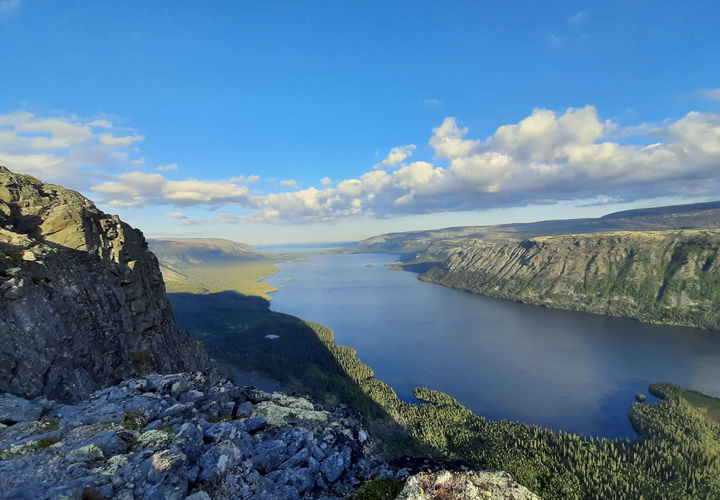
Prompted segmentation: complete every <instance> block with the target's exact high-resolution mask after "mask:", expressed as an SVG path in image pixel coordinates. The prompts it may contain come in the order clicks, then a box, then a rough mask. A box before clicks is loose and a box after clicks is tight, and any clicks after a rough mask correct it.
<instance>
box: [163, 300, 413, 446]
mask: <svg viewBox="0 0 720 500" xmlns="http://www.w3.org/2000/svg"><path fill="white" fill-rule="evenodd" d="M168 298H169V299H170V302H171V303H172V304H173V310H174V314H175V318H176V320H177V323H178V326H179V327H180V328H182V329H186V330H189V331H190V334H191V335H192V336H193V337H194V338H195V339H197V340H201V341H203V342H204V343H205V345H206V347H207V349H208V352H209V353H210V356H211V357H212V358H214V359H216V360H217V362H218V364H219V365H221V366H222V365H230V366H232V367H237V368H239V369H241V370H244V371H257V372H259V373H261V374H263V375H266V376H268V377H271V378H273V379H275V380H277V381H279V382H281V383H282V384H283V385H284V386H287V387H289V388H291V389H292V390H295V391H297V392H300V393H307V394H310V395H311V396H312V397H313V398H314V399H315V400H316V401H320V402H324V403H326V404H331V405H335V404H338V403H344V404H348V405H350V406H352V407H353V408H355V409H356V410H357V411H358V412H360V413H361V414H362V415H363V417H364V418H365V420H366V421H367V422H370V421H375V422H376V423H377V424H381V425H382V427H383V428H384V429H385V431H387V432H389V433H392V434H398V433H400V429H398V428H394V424H393V419H392V417H391V416H390V415H389V414H388V413H387V412H386V411H385V409H383V408H382V407H381V406H380V405H379V404H378V403H376V402H375V401H373V400H372V399H371V398H369V397H368V396H367V395H366V394H365V393H364V392H363V391H362V389H361V388H360V386H359V384H358V383H357V382H355V380H353V379H352V378H351V377H350V376H349V375H348V373H346V372H345V370H344V369H343V368H342V367H341V366H340V364H339V363H338V362H337V361H336V359H335V358H334V357H333V355H332V353H331V352H330V350H329V349H328V346H327V345H326V344H324V343H323V342H322V341H321V340H320V338H319V337H318V335H317V334H316V333H315V331H313V329H312V328H310V327H309V326H308V325H307V324H306V323H305V322H303V321H302V320H301V319H299V318H297V317H295V316H291V315H289V314H282V313H278V312H274V311H271V310H270V302H269V301H268V300H266V299H264V298H261V297H250V296H246V295H243V294H240V293H237V292H234V291H225V292H220V293H213V294H207V295H198V294H190V293H170V294H168ZM268 335H271V336H274V335H277V338H268V337H267V336H268ZM403 434H404V433H403ZM408 439H409V438H408ZM400 441H402V440H400ZM402 448H404V449H402ZM413 449H416V447H415V446H414V445H413V444H411V443H410V441H409V440H408V442H407V443H406V445H403V446H401V447H399V448H396V449H395V450H393V451H396V452H399V453H406V452H410V453H411V452H412V450H413Z"/></svg>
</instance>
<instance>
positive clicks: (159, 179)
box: [91, 172, 251, 207]
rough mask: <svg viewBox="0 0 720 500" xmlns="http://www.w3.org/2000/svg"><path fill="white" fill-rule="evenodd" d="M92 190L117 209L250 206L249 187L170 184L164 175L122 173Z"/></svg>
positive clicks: (187, 182) (192, 181)
mask: <svg viewBox="0 0 720 500" xmlns="http://www.w3.org/2000/svg"><path fill="white" fill-rule="evenodd" d="M91 189H92V190H93V191H94V192H95V193H97V194H98V195H99V197H100V198H101V201H102V202H103V203H105V204H107V205H109V206H116V207H127V206H139V205H147V204H168V203H170V204H174V205H177V206H190V205H210V206H219V205H222V204H240V205H250V204H251V199H250V196H249V195H248V188H247V187H246V186H240V185H238V184H236V183H234V182H230V181H201V180H196V179H188V180H184V181H171V180H168V179H166V178H165V177H163V175H162V174H147V173H144V172H127V173H124V174H120V175H117V176H116V177H115V178H114V180H112V181H107V182H103V183H101V184H98V185H96V186H93V187H92V188H91Z"/></svg>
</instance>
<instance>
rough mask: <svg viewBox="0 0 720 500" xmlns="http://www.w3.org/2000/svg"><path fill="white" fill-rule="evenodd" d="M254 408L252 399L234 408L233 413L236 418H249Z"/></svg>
mask: <svg viewBox="0 0 720 500" xmlns="http://www.w3.org/2000/svg"><path fill="white" fill-rule="evenodd" d="M254 408H255V407H254V406H253V404H252V403H251V402H250V401H245V402H244V403H240V404H239V405H237V407H235V408H234V409H233V412H232V415H233V417H234V418H249V417H250V416H251V415H252V412H253V409H254Z"/></svg>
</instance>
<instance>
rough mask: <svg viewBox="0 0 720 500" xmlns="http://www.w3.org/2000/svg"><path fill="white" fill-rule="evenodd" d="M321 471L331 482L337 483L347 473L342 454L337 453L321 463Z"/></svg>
mask: <svg viewBox="0 0 720 500" xmlns="http://www.w3.org/2000/svg"><path fill="white" fill-rule="evenodd" d="M320 470H321V471H322V473H323V475H324V476H325V478H326V479H327V480H328V481H329V482H331V483H334V482H335V481H337V480H338V479H339V478H340V476H342V474H343V472H345V462H344V461H343V455H342V453H340V452H337V451H336V452H333V453H332V454H330V455H329V456H328V457H327V458H326V459H325V460H323V461H322V462H321V463H320Z"/></svg>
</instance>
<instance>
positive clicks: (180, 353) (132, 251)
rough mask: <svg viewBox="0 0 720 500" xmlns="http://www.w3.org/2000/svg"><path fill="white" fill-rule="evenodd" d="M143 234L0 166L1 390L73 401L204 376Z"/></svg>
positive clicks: (203, 360) (201, 355)
mask: <svg viewBox="0 0 720 500" xmlns="http://www.w3.org/2000/svg"><path fill="white" fill-rule="evenodd" d="M207 366H208V360H207V355H206V354H205V352H204V350H203V348H202V347H201V346H200V345H198V344H197V343H196V342H194V341H193V340H192V339H191V338H190V337H189V335H188V334H187V333H185V332H180V331H178V329H177V327H176V325H175V320H174V318H173V314H172V309H171V306H170V303H169V302H168V300H167V298H166V297H165V286H164V284H163V280H162V275H161V274H160V268H159V266H158V261H157V259H156V258H155V256H154V255H153V254H152V253H151V252H150V251H149V250H148V247H147V243H146V241H145V238H144V237H143V234H142V233H141V232H140V231H139V230H137V229H134V228H132V227H130V226H129V225H128V224H126V223H124V222H122V221H121V220H120V219H119V218H118V217H117V216H113V215H108V214H105V213H103V212H102V211H100V210H98V209H97V208H96V207H95V205H94V204H93V203H92V202H91V201H90V200H88V199H87V198H85V197H84V196H82V195H81V194H79V193H77V192H75V191H72V190H69V189H65V188H63V187H61V186H56V185H52V184H43V183H42V182H40V181H38V180H37V179H35V178H33V177H30V176H27V175H20V174H14V173H12V172H11V171H10V170H8V169H7V168H4V167H0V392H10V393H13V394H16V395H19V396H23V397H36V396H39V395H44V396H47V397H50V398H52V399H57V400H62V401H71V400H78V399H79V398H81V397H83V396H86V395H88V394H89V393H91V392H92V391H94V390H97V389H98V388H99V387H102V386H105V385H108V384H113V383H117V382H119V381H121V380H123V379H125V378H127V377H130V376H133V375H139V374H143V373H146V372H151V371H153V372H161V373H169V372H178V371H195V370H204V369H206V368H207Z"/></svg>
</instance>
